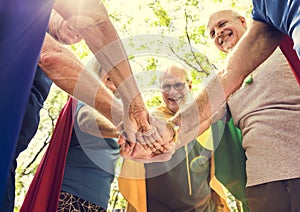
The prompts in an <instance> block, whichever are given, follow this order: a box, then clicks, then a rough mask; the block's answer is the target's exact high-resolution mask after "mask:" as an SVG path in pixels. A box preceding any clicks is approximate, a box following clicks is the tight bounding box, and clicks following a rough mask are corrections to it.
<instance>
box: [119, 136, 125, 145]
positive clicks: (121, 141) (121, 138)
mask: <svg viewBox="0 0 300 212" xmlns="http://www.w3.org/2000/svg"><path fill="white" fill-rule="evenodd" d="M125 142H126V138H125V137H124V136H123V135H121V134H120V136H119V138H118V144H119V145H123V144H125Z"/></svg>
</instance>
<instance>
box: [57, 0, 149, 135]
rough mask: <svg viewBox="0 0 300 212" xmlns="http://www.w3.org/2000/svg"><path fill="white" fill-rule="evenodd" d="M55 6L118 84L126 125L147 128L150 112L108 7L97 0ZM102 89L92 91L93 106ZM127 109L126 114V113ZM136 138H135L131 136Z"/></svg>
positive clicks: (68, 0)
mask: <svg viewBox="0 0 300 212" xmlns="http://www.w3.org/2000/svg"><path fill="white" fill-rule="evenodd" d="M54 8H55V10H56V11H58V12H59V13H60V14H61V15H62V17H63V18H64V19H65V20H67V21H68V23H69V24H70V25H71V26H72V27H73V28H74V29H75V30H76V31H77V32H79V34H80V35H81V36H82V37H83V39H84V40H85V41H86V43H87V45H88V46H89V48H90V50H91V51H92V52H93V53H94V54H95V55H96V57H97V59H98V61H99V63H100V64H101V65H102V68H103V70H105V71H106V72H109V75H110V76H111V78H112V80H113V82H114V84H115V85H116V86H117V87H118V88H119V91H120V96H121V99H122V101H123V107H124V111H125V114H124V115H125V119H124V124H125V130H126V126H127V127H128V126H129V125H130V127H131V128H134V129H136V130H140V131H148V130H149V128H150V125H149V123H148V119H149V114H148V112H147V110H146V107H145V105H144V102H143V100H142V97H141V95H140V93H139V90H138V87H137V84H136V82H135V80H134V77H133V74H132V71H131V68H130V65H129V62H128V60H127V55H126V53H125V50H124V48H123V46H122V43H121V41H120V39H119V36H118V34H117V31H116V30H115V28H114V26H113V25H112V23H111V21H110V20H109V17H108V14H107V11H106V9H105V7H104V5H103V4H102V3H99V2H98V1H97V0H77V1H75V2H74V1H72V0H57V1H56V3H55V5H54ZM101 98H102V97H101V93H99V92H98V93H97V94H96V95H95V108H97V109H98V108H99V107H101ZM127 112H129V116H128V115H127V114H128V113H127ZM132 139H133V140H135V139H134V138H132Z"/></svg>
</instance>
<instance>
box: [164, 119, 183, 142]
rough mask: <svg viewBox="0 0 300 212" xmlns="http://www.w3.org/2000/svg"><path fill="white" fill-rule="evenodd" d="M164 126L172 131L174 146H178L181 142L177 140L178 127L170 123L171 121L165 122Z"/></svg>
mask: <svg viewBox="0 0 300 212" xmlns="http://www.w3.org/2000/svg"><path fill="white" fill-rule="evenodd" d="M166 125H167V126H168V127H170V128H171V129H172V131H173V141H174V142H175V143H176V144H178V145H180V144H181V142H180V141H179V139H178V131H179V126H177V125H176V124H175V123H174V122H172V121H170V120H168V121H167V122H166Z"/></svg>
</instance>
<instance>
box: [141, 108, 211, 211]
mask: <svg viewBox="0 0 300 212" xmlns="http://www.w3.org/2000/svg"><path fill="white" fill-rule="evenodd" d="M154 112H155V113H154V115H155V116H156V117H160V116H165V117H166V118H167V117H168V115H174V114H172V112H171V111H169V110H168V109H167V107H165V106H161V107H159V108H157V109H156V111H154ZM161 113H163V114H161ZM185 148H186V149H185ZM187 153H188V157H186V156H187ZM210 154H211V152H210V151H209V150H207V149H205V148H203V147H202V146H201V145H200V143H199V142H197V141H196V140H194V141H192V142H190V143H188V144H187V145H186V146H184V147H181V148H179V149H178V150H176V152H175V153H174V155H173V156H172V158H171V159H170V160H169V161H166V162H163V163H150V164H145V169H146V188H147V210H148V211H149V212H156V211H165V212H168V211H169V212H176V211H178V212H182V211H206V212H210V211H215V204H214V203H213V201H212V199H211V193H212V190H211V188H210V186H209V181H210V160H209V158H210ZM197 159H199V161H195V160H197ZM200 160H202V161H201V162H200ZM192 161H193V162H194V163H193V162H192Z"/></svg>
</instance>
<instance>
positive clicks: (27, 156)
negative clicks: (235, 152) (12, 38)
mask: <svg viewBox="0 0 300 212" xmlns="http://www.w3.org/2000/svg"><path fill="white" fill-rule="evenodd" d="M103 2H104V4H105V5H106V7H107V10H108V12H109V14H110V16H111V20H112V21H113V23H114V25H115V26H116V28H117V29H118V31H119V34H120V37H121V38H122V40H125V41H126V42H127V43H128V46H127V48H126V49H131V50H132V51H131V54H129V55H128V56H129V58H130V63H131V65H132V67H133V70H134V71H135V77H136V79H137V81H138V82H139V86H140V88H141V90H142V92H143V96H144V99H145V102H146V103H147V106H148V107H149V108H151V107H154V106H157V105H159V104H160V103H161V102H162V101H161V99H160V94H159V93H160V92H159V90H158V89H157V86H158V84H157V79H158V78H157V77H158V75H157V73H158V72H159V70H162V68H163V67H164V66H165V65H166V64H170V63H174V62H176V63H180V64H183V65H184V66H185V67H187V68H188V69H189V70H191V75H192V80H193V84H194V88H197V87H200V84H201V83H202V79H203V78H205V77H207V76H208V75H209V74H210V73H211V72H212V71H216V70H217V69H218V68H220V67H221V66H222V63H223V61H224V57H225V56H224V55H223V54H221V53H219V51H217V50H216V49H215V47H214V46H212V44H211V42H209V41H208V37H207V34H206V32H205V31H206V28H205V24H206V21H207V17H208V14H209V13H211V12H212V11H213V10H215V9H216V8H226V7H227V8H234V9H236V10H238V11H243V12H241V13H242V14H243V13H244V14H246V16H247V17H249V15H250V10H251V1H250V0H246V1H238V0H226V1H225V0H224V1H223V0H161V1H158V0H143V1H137V0H127V1H123V0H114V1H109V0H103ZM139 35H143V36H139ZM144 35H150V36H149V37H151V36H152V39H150V41H151V42H157V43H151V42H150V41H149V39H148V40H146V38H147V36H144ZM154 35H155V36H154ZM137 37H138V38H139V39H138V41H139V42H137V40H134V38H137ZM141 37H144V41H142V39H141ZM130 39H131V40H130ZM165 41H168V42H169V41H172V42H170V43H168V45H166V42H165ZM153 47H155V48H153ZM71 49H72V51H74V52H75V53H76V54H77V55H78V56H79V57H80V59H81V60H82V61H83V62H84V63H85V62H86V61H87V60H88V58H89V56H90V52H89V50H88V48H87V46H86V45H85V43H84V42H81V43H79V44H77V45H72V46H71ZM140 52H148V53H150V54H141V53H140ZM162 52H164V53H165V55H162V54H161V53H162ZM166 52H168V53H166ZM167 54H168V55H167ZM140 73H143V74H140ZM144 73H148V75H146V74H144ZM195 91H197V89H196V90H195ZM66 99H67V95H66V94H65V93H63V92H62V91H61V90H60V89H58V88H56V87H55V86H53V88H52V89H51V92H50V95H49V97H48V99H47V101H46V102H45V105H44V108H43V110H42V111H41V122H40V126H39V130H38V133H37V134H36V136H35V137H34V139H33V141H32V142H31V144H30V147H29V148H28V149H27V150H26V151H25V152H24V153H22V154H21V156H20V157H19V159H18V163H19V164H18V168H17V176H16V189H17V190H16V211H18V209H19V207H20V205H21V204H22V200H23V198H24V195H25V192H26V190H27V188H28V186H29V183H30V181H31V179H32V177H33V174H34V171H35V169H36V167H37V166H38V163H39V161H40V159H41V155H42V154H43V152H44V150H45V148H46V147H47V144H48V142H49V138H50V136H51V134H52V130H53V127H54V124H55V122H56V119H57V116H58V114H59V111H60V109H61V108H62V106H63V105H64V103H65V102H66ZM113 189H115V190H112V194H113V195H114V196H115V197H118V198H119V200H120V198H121V197H119V194H118V192H117V187H116V186H115V185H114V186H113ZM122 201H124V200H122ZM122 201H121V202H122ZM114 202H115V201H114V200H113V198H112V205H114V204H115V203H114ZM123 205H124V202H123V203H121V206H123Z"/></svg>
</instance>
